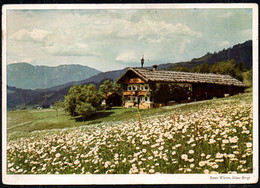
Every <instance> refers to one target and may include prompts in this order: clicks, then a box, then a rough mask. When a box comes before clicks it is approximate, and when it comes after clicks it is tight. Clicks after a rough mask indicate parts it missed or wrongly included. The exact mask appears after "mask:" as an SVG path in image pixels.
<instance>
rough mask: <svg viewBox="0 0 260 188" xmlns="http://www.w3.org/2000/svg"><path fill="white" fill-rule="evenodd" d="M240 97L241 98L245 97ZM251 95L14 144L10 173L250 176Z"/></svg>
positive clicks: (45, 133) (36, 136)
mask: <svg viewBox="0 0 260 188" xmlns="http://www.w3.org/2000/svg"><path fill="white" fill-rule="evenodd" d="M241 96H242V97H241ZM252 126H253V110H252V96H251V94H243V95H240V97H228V98H224V99H213V100H211V101H210V103H209V104H208V105H203V107H202V108H198V109H197V108H192V107H191V108H190V109H189V108H187V107H185V108H183V109H182V108H176V109H173V110H171V111H168V112H164V113H161V114H155V115H153V116H150V117H142V114H141V113H138V114H136V117H133V118H132V119H129V120H126V121H120V122H103V123H99V124H95V125H88V126H82V127H77V128H65V129H56V130H48V131H39V132H35V133H32V134H31V137H28V138H18V139H15V140H10V141H8V146H7V170H8V174H74V173H75V174H160V173H167V174H217V173H219V174H221V173H222V174H223V173H228V174H233V173H234V174H235V173H252V162H253V161H252V157H253V150H252V148H253V144H252V143H253V141H252V131H253V130H252Z"/></svg>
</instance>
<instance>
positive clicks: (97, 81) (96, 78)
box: [49, 68, 128, 90]
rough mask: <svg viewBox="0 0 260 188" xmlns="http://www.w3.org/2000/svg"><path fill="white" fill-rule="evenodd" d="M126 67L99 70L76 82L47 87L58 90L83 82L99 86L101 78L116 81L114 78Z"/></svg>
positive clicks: (82, 83)
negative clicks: (104, 70) (95, 73)
mask: <svg viewBox="0 0 260 188" xmlns="http://www.w3.org/2000/svg"><path fill="white" fill-rule="evenodd" d="M127 69H128V68H125V69H122V70H115V71H108V72H101V73H99V74H97V75H95V76H92V77H90V78H87V79H84V80H81V81H76V82H69V83H66V84H62V85H59V86H55V87H51V88H49V89H50V90H59V89H62V88H66V87H68V86H72V85H79V84H81V85H84V84H87V83H93V84H96V85H97V86H99V85H100V84H101V82H102V81H103V80H106V79H108V80H113V81H116V79H117V78H118V77H120V76H121V75H122V74H123V73H124V72H125V71H126V70H127Z"/></svg>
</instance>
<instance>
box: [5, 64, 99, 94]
mask: <svg viewBox="0 0 260 188" xmlns="http://www.w3.org/2000/svg"><path fill="white" fill-rule="evenodd" d="M98 73H100V71H98V70H96V69H94V68H90V67H88V66H83V65H79V64H76V65H75V64H65V65H59V66H55V67H50V66H44V65H32V64H29V63H26V62H19V63H13V64H9V65H7V85H9V86H14V87H17V88H21V89H47V88H50V87H53V86H57V85H61V84H65V83H68V82H71V81H79V80H82V79H86V78H89V77H91V76H94V75H96V74H98Z"/></svg>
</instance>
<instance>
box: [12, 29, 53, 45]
mask: <svg viewBox="0 0 260 188" xmlns="http://www.w3.org/2000/svg"><path fill="white" fill-rule="evenodd" d="M48 34H50V32H48V31H46V30H43V29H33V30H32V31H27V30H26V29H21V30H19V31H17V32H15V33H13V34H12V35H11V36H10V39H14V40H18V41H27V42H42V41H43V40H44V39H45V37H46V36H47V35H48Z"/></svg>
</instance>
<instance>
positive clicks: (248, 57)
mask: <svg viewBox="0 0 260 188" xmlns="http://www.w3.org/2000/svg"><path fill="white" fill-rule="evenodd" d="M230 59H235V60H236V62H242V63H243V64H244V66H245V67H246V68H248V69H250V68H252V41H247V42H245V43H243V44H238V45H235V46H233V47H232V48H228V49H224V50H222V51H220V52H218V53H213V54H212V53H207V54H206V55H204V56H202V57H200V58H194V59H192V60H191V61H187V62H178V63H166V64H160V65H158V68H159V69H170V68H171V67H172V66H175V65H184V66H187V67H189V68H193V67H194V66H196V65H199V64H202V63H208V64H213V63H215V62H220V61H224V60H230ZM146 68H148V67H146ZM126 70H127V68H125V69H122V70H115V71H109V72H102V73H98V74H96V75H94V76H92V77H89V78H87V79H83V80H80V81H73V82H67V83H63V84H61V85H57V86H54V87H50V88H47V89H37V90H25V89H18V88H15V87H9V86H8V88H7V89H8V93H7V98H8V107H9V108H10V107H16V106H17V105H20V106H21V105H39V106H43V107H49V106H50V105H51V104H52V103H53V102H55V101H57V100H62V99H63V97H64V95H66V94H67V92H68V90H69V88H70V87H71V86H72V85H78V84H81V85H83V84H89V83H93V84H95V85H96V86H99V85H100V84H101V82H102V81H103V80H104V79H110V80H113V81H115V80H116V79H117V78H118V77H120V76H121V75H122V74H123V73H124V72H125V71H126Z"/></svg>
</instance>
